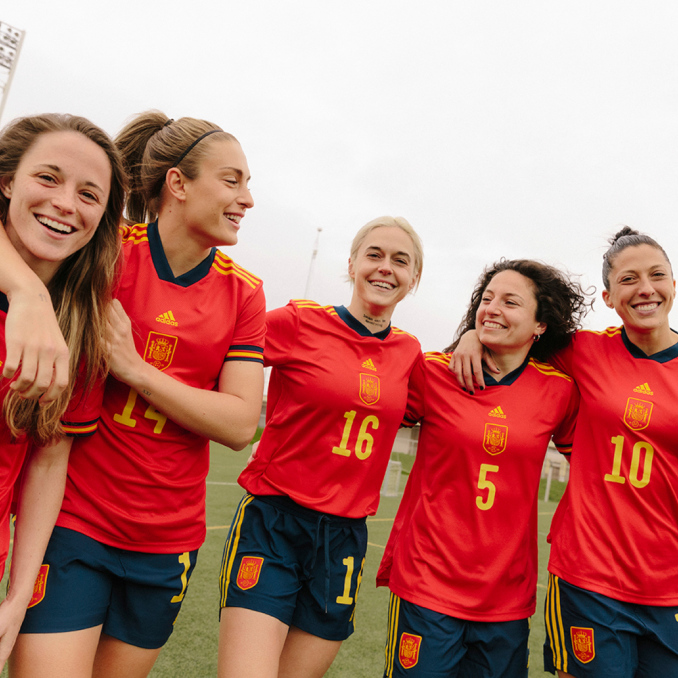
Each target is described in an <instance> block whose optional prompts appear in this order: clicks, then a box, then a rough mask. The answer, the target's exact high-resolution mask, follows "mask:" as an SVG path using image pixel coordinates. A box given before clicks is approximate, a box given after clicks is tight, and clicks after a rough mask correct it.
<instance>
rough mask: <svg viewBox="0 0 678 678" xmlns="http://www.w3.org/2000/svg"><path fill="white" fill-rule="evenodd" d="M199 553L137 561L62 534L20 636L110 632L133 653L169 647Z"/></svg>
mask: <svg viewBox="0 0 678 678" xmlns="http://www.w3.org/2000/svg"><path fill="white" fill-rule="evenodd" d="M197 558H198V551H197V550H196V551H190V552H186V553H175V554H166V553H138V552H136V551H127V550H125V549H119V548H115V547H114V546H107V545H106V544H101V543H100V542H98V541H96V540H95V539H91V538H90V537H87V536H85V535H84V534H81V533H80V532H75V531H74V530H69V529H66V528H64V527H55V528H54V532H53V533H52V537H51V538H50V541H49V545H48V546H47V552H46V553H45V558H44V561H43V565H42V567H41V568H40V574H39V575H38V579H37V581H36V585H35V591H34V593H33V599H32V600H31V603H30V605H29V609H28V611H27V612H26V618H25V620H24V623H23V626H22V627H21V633H62V632H65V631H79V630H81V629H88V628H92V627H93V626H98V625H99V624H103V633H106V634H108V635H109V636H113V637H114V638H117V639H119V640H122V641H123V642H125V643H128V644H130V645H135V646H137V647H143V648H147V649H157V648H159V647H162V646H163V645H164V644H165V643H166V642H167V639H168V638H169V637H170V635H171V634H172V630H173V628H174V622H175V621H176V618H177V615H178V614H179V610H180V609H181V603H182V601H183V599H184V596H185V594H186V589H187V587H188V581H189V579H190V577H191V574H192V573H193V568H194V567H195V563H196V560H197Z"/></svg>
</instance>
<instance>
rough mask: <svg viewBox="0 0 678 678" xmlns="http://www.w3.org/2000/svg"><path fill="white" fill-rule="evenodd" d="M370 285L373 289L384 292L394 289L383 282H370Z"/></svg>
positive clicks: (391, 285)
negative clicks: (379, 289)
mask: <svg viewBox="0 0 678 678" xmlns="http://www.w3.org/2000/svg"><path fill="white" fill-rule="evenodd" d="M370 285H372V286H373V287H381V288H382V289H384V290H392V289H393V288H394V287H395V285H393V284H391V283H388V282H385V281H383V280H371V281H370Z"/></svg>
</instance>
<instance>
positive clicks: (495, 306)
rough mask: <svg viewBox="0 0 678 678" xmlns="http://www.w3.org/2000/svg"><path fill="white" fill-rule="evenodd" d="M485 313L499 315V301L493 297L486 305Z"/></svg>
mask: <svg viewBox="0 0 678 678" xmlns="http://www.w3.org/2000/svg"><path fill="white" fill-rule="evenodd" d="M485 313H487V314H488V315H499V302H498V301H497V300H496V299H492V300H491V301H489V302H488V304H487V306H485Z"/></svg>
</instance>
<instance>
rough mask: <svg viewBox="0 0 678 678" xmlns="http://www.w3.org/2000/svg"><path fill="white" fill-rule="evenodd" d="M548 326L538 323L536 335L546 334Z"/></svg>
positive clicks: (535, 329)
mask: <svg viewBox="0 0 678 678" xmlns="http://www.w3.org/2000/svg"><path fill="white" fill-rule="evenodd" d="M547 327H548V325H547V324H546V323H537V326H536V327H535V328H534V333H535V334H538V335H540V336H541V335H542V334H544V332H546V328H547Z"/></svg>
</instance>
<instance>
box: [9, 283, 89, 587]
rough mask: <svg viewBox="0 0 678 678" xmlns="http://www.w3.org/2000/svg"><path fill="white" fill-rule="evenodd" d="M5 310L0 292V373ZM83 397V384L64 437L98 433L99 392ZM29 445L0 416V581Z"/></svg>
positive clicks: (64, 422)
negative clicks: (11, 511)
mask: <svg viewBox="0 0 678 678" xmlns="http://www.w3.org/2000/svg"><path fill="white" fill-rule="evenodd" d="M8 308H9V304H8V302H7V297H6V296H5V295H4V294H2V293H1V292H0V372H1V371H2V367H3V365H4V363H5V356H6V353H7V347H6V345H5V320H6V318H7V310H8ZM9 383H10V382H9V381H8V380H5V379H2V380H1V382H0V404H1V403H2V402H3V401H4V400H5V396H6V395H7V393H8V391H9ZM83 393H84V391H83V383H82V382H80V383H78V384H76V387H75V389H74V392H73V397H72V398H71V402H70V403H69V405H68V408H67V409H66V412H65V413H64V415H63V417H62V418H61V426H62V428H63V430H64V433H65V434H66V435H67V436H72V437H86V436H91V435H92V434H93V433H94V432H95V431H96V430H97V423H98V421H99V407H100V404H101V392H100V390H99V389H97V388H96V387H95V388H94V389H93V390H91V391H89V392H87V393H84V395H83ZM30 445H31V443H30V440H29V439H28V438H27V437H26V436H22V437H21V438H19V439H18V440H16V441H14V442H13V441H12V438H11V435H10V432H9V428H8V427H7V424H6V423H5V420H4V418H3V417H1V416H0V577H2V572H3V571H4V567H5V561H6V560H7V553H8V550H9V514H10V507H11V505H12V498H13V494H14V489H15V486H16V483H17V479H18V477H19V474H20V472H21V468H22V466H23V463H24V460H25V459H26V454H27V453H28V450H29V448H30ZM12 510H15V509H12Z"/></svg>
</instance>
